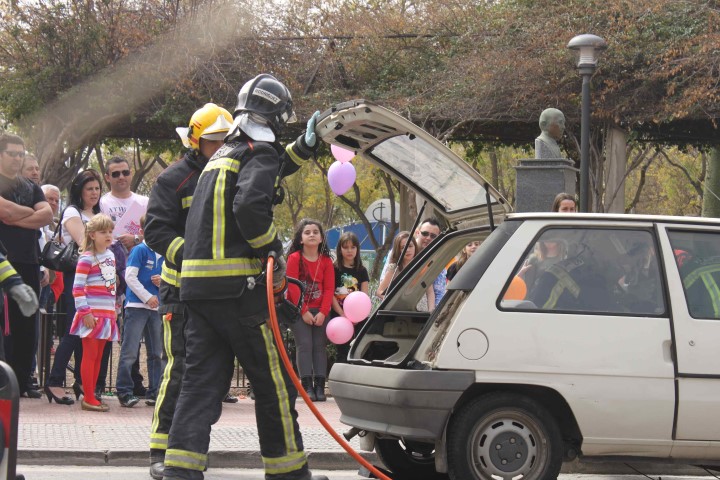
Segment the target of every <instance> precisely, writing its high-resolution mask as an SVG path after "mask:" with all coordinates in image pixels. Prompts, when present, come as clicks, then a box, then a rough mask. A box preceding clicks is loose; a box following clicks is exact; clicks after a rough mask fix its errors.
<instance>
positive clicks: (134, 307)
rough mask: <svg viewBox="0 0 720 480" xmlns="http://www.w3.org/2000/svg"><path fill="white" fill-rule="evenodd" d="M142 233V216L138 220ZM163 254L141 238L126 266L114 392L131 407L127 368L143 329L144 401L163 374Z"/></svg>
mask: <svg viewBox="0 0 720 480" xmlns="http://www.w3.org/2000/svg"><path fill="white" fill-rule="evenodd" d="M140 226H141V231H140V234H141V235H142V234H144V232H143V230H142V229H144V228H145V216H143V217H142V218H141V219H140ZM162 264H163V257H162V256H160V255H159V254H157V253H155V252H154V251H152V250H151V249H150V247H148V246H147V244H146V243H145V242H144V241H143V242H142V243H140V244H139V245H137V246H136V247H135V248H133V249H132V250H131V251H130V256H129V257H128V260H127V266H126V268H125V283H126V284H127V290H126V293H125V298H126V302H127V303H126V305H125V320H124V323H123V335H122V347H121V349H120V360H119V362H118V376H117V394H118V400H119V401H120V405H122V406H123V407H134V406H135V405H136V404H137V403H138V401H139V399H138V398H137V397H136V396H135V395H133V380H132V378H131V376H130V370H131V367H132V365H133V363H135V361H136V360H137V358H138V355H139V352H140V341H141V340H142V337H143V332H145V348H146V349H147V368H148V377H149V380H148V381H149V387H148V391H147V397H146V398H147V400H146V402H145V403H147V404H148V405H151V406H152V405H154V404H155V399H156V398H157V391H158V386H159V384H160V376H161V375H162V370H163V369H162V360H161V355H162V323H161V321H160V316H159V315H158V286H159V285H160V271H161V268H162Z"/></svg>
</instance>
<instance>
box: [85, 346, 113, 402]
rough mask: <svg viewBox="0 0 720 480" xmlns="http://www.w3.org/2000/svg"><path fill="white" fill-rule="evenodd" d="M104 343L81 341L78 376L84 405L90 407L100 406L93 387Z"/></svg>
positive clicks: (98, 370) (95, 382)
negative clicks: (81, 354)
mask: <svg viewBox="0 0 720 480" xmlns="http://www.w3.org/2000/svg"><path fill="white" fill-rule="evenodd" d="M105 342H107V340H105V339H102V340H101V339H97V338H83V339H82V345H83V356H82V363H81V365H80V375H81V376H82V380H83V382H82V383H83V391H84V393H85V403H88V404H90V405H100V401H99V400H98V399H97V398H95V385H96V384H97V379H98V374H99V372H100V361H101V360H102V352H103V349H104V348H105Z"/></svg>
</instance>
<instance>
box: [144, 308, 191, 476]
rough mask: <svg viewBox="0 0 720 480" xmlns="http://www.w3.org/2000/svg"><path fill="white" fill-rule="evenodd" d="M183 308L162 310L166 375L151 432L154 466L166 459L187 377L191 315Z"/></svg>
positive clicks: (162, 381) (151, 454)
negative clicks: (187, 348) (187, 347)
mask: <svg viewBox="0 0 720 480" xmlns="http://www.w3.org/2000/svg"><path fill="white" fill-rule="evenodd" d="M185 310H186V309H185V306H184V305H182V304H175V305H168V306H161V307H160V317H161V319H162V322H163V353H162V355H163V357H162V358H163V363H165V370H164V371H163V376H162V380H161V382H160V388H159V389H158V396H157V403H156V404H155V413H154V414H153V422H152V427H151V429H150V462H151V463H154V462H161V461H164V459H165V450H167V443H168V434H169V433H170V426H171V425H172V420H173V415H174V414H175V407H176V406H177V402H178V397H179V396H180V389H181V388H182V378H183V374H184V373H185V327H186V325H187V314H186V311H185Z"/></svg>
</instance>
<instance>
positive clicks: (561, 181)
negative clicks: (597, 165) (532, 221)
mask: <svg viewBox="0 0 720 480" xmlns="http://www.w3.org/2000/svg"><path fill="white" fill-rule="evenodd" d="M573 165H574V164H573V162H572V161H571V160H568V159H566V158H553V159H549V158H545V159H534V158H532V159H525V160H520V164H519V165H518V166H517V167H515V170H516V171H517V175H516V181H515V185H516V190H515V191H516V192H517V193H516V198H517V200H516V202H515V211H516V212H549V211H550V209H551V208H552V203H553V200H555V196H556V195H557V194H558V193H560V192H565V193H569V194H571V195H577V177H576V175H577V173H578V169H577V168H575V167H574V166H573Z"/></svg>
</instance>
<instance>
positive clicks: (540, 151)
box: [535, 108, 565, 158]
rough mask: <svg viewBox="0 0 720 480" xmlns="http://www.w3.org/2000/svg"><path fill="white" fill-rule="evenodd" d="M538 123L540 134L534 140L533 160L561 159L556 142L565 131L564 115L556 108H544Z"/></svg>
mask: <svg viewBox="0 0 720 480" xmlns="http://www.w3.org/2000/svg"><path fill="white" fill-rule="evenodd" d="M539 123H540V130H542V133H541V134H540V136H539V137H537V138H536V139H535V158H562V154H561V153H560V146H559V145H558V144H557V142H558V140H560V139H561V138H562V134H563V132H564V131H565V115H563V113H562V112H561V111H560V110H558V109H557V108H546V109H545V110H543V112H542V113H541V114H540V122H539Z"/></svg>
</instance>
